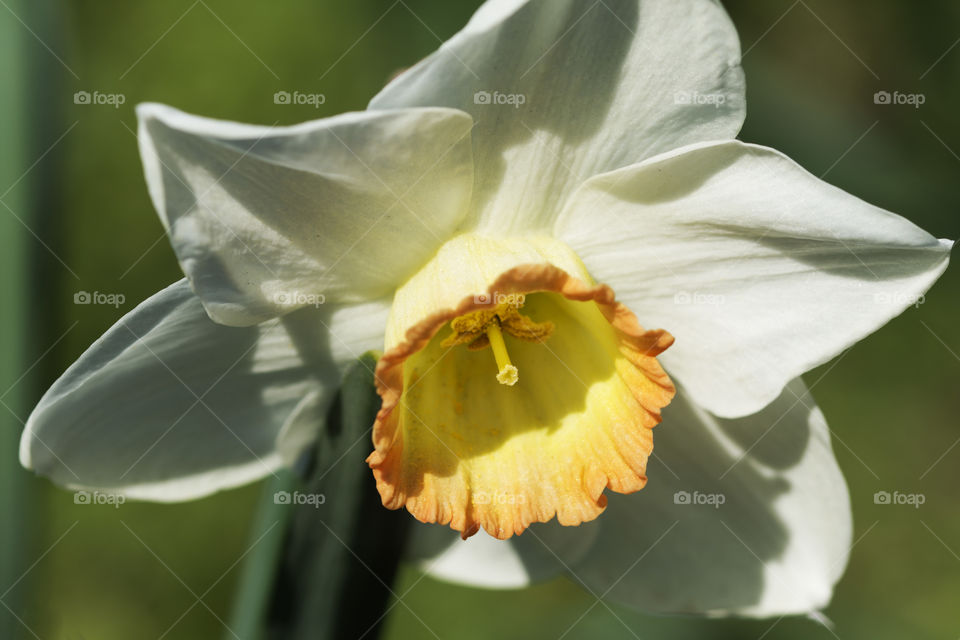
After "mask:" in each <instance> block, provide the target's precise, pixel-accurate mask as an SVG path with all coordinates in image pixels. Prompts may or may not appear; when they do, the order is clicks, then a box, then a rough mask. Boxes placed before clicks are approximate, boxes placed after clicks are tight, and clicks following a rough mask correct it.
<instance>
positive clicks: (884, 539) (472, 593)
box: [0, 0, 960, 640]
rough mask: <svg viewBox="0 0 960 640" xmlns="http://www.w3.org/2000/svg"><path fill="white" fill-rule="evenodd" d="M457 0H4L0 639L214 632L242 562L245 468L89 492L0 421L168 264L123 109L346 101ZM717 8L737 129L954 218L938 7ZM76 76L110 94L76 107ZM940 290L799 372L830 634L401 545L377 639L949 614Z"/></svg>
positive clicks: (955, 34)
mask: <svg viewBox="0 0 960 640" xmlns="http://www.w3.org/2000/svg"><path fill="white" fill-rule="evenodd" d="M478 5H479V2H477V1H476V0H468V1H461V2H450V1H448V0H403V1H399V2H391V1H390V0H351V1H350V2H340V1H338V2H333V1H331V0H311V1H307V0H289V1H287V2H275V3H266V2H254V1H252V0H165V1H164V2H159V1H154V2H128V1H126V0H76V1H74V2H70V3H67V2H54V1H51V0H33V1H31V2H27V1H26V0H22V1H17V0H3V2H0V51H2V55H0V74H2V76H0V78H2V85H0V86H2V92H3V93H2V100H0V110H2V111H0V119H2V120H3V122H2V126H0V131H2V134H3V135H2V138H0V142H2V144H0V159H2V161H0V193H3V192H4V191H6V193H5V194H4V195H3V197H2V198H0V200H2V202H3V204H4V206H3V207H0V231H2V236H0V250H2V257H0V259H2V265H0V266H2V273H0V278H2V282H3V289H2V294H3V295H2V307H3V308H2V312H0V321H2V322H3V325H2V331H0V347H2V354H3V355H2V367H0V394H2V395H0V400H2V401H3V405H4V406H3V407H0V420H2V421H3V432H2V434H3V439H2V441H0V444H2V446H3V447H4V448H5V449H7V450H5V451H3V462H2V465H0V469H2V474H0V480H2V487H0V491H2V499H3V502H4V505H3V508H4V512H3V517H2V521H3V525H2V530H0V545H2V549H0V558H2V567H0V569H2V571H0V573H2V578H3V580H4V581H5V582H6V583H7V584H2V585H0V591H3V590H6V593H4V594H3V595H2V597H0V602H2V603H3V604H4V605H5V607H6V608H0V636H2V637H27V638H29V637H39V638H43V639H44V640H46V639H47V638H57V639H60V638H63V639H67V640H80V639H83V638H85V639H97V640H113V639H128V638H151V637H153V638H156V637H158V636H160V635H161V634H164V633H165V632H166V635H165V636H164V637H167V638H219V637H221V636H222V635H223V634H224V629H223V626H222V624H221V622H220V620H219V619H226V618H227V617H228V615H229V612H230V603H231V597H232V594H233V592H234V589H235V588H236V585H237V579H238V576H239V574H240V571H239V568H238V567H237V566H234V563H235V562H236V560H237V558H238V557H240V555H241V554H243V553H244V551H245V550H246V548H247V545H248V542H249V535H250V531H249V529H250V522H251V519H252V516H253V511H254V507H255V504H256V501H257V497H258V495H259V491H260V488H259V487H256V486H253V487H248V488H244V489H241V490H236V491H232V492H229V493H225V494H222V495H218V496H216V497H213V498H210V499H207V500H204V501H200V502H195V503H189V504H182V505H174V506H160V505H146V504H127V505H124V506H123V508H122V509H111V508H109V507H99V508H91V507H88V506H77V505H74V504H73V500H72V497H73V494H72V493H71V492H68V491H63V490H59V489H57V488H55V487H53V486H51V485H50V484H49V483H47V482H45V481H41V480H36V479H34V478H33V477H32V476H31V475H30V474H28V473H27V472H24V471H22V470H20V468H19V465H17V464H16V461H15V456H16V442H17V434H18V431H19V429H20V428H21V424H22V420H23V419H25V417H26V415H27V414H28V412H29V408H30V406H32V404H33V403H35V402H36V400H37V399H38V398H39V397H40V394H41V393H42V391H43V390H44V389H45V388H46V387H47V386H48V385H49V384H50V383H51V382H52V381H53V380H54V379H55V378H56V377H57V375H58V374H59V373H61V372H62V371H63V370H64V369H65V368H66V367H67V366H68V365H69V364H70V363H71V362H72V361H73V360H74V359H75V358H76V357H77V356H78V355H80V353H81V352H82V351H83V350H84V349H85V348H86V347H87V346H88V345H89V344H90V343H91V342H92V341H94V340H95V339H96V338H97V337H98V336H99V335H100V334H101V333H102V332H103V331H104V330H106V329H107V328H108V327H109V326H110V325H111V324H112V323H113V322H115V321H116V320H117V319H118V318H119V317H120V316H121V315H122V314H123V313H125V312H126V311H128V310H129V309H131V308H132V306H133V305H134V304H136V303H137V302H139V301H140V300H142V299H144V298H146V297H148V296H149V295H150V294H152V293H153V292H155V291H156V290H158V289H160V288H161V287H163V286H165V285H167V284H168V283H170V282H172V281H174V280H176V279H178V278H179V277H180V276H181V274H180V271H179V269H178V267H177V264H176V262H175V261H174V259H173V255H172V252H171V250H170V248H169V245H168V244H167V242H166V240H165V239H164V237H163V233H162V228H161V226H160V223H159V221H158V219H157V216H156V215H155V214H154V212H153V210H152V207H151V204H150V202H149V200H148V197H147V192H146V189H145V186H144V182H143V178H142V175H141V169H140V162H139V158H138V152H137V146H136V138H135V135H134V131H135V129H136V121H135V117H134V113H133V106H134V105H135V104H136V103H138V102H142V101H148V100H149V101H161V102H166V103H170V104H172V105H175V106H177V107H180V108H182V109H184V110H186V111H190V112H194V113H199V114H203V115H207V116H212V117H220V118H228V119H233V120H239V121H245V122H255V123H262V124H290V123H295V122H298V121H301V120H307V119H313V118H318V117H324V116H329V115H333V114H336V113H339V112H342V111H348V110H357V109H362V108H363V107H364V106H365V104H366V102H367V100H368V99H369V98H370V97H371V96H372V95H373V94H374V93H376V91H377V90H378V89H379V88H380V87H382V86H383V84H384V83H385V82H386V80H387V79H388V78H389V77H390V76H391V75H392V74H393V73H394V72H395V71H397V70H398V69H399V68H401V67H404V66H409V65H410V64H412V63H413V62H415V61H416V60H418V59H419V58H421V57H423V56H424V55H426V54H428V53H429V52H431V51H432V50H433V49H435V48H436V47H437V46H438V45H439V44H440V41H441V40H443V39H445V38H447V37H449V36H450V35H451V34H453V33H454V32H455V31H456V30H457V29H458V28H459V27H460V26H461V25H462V24H463V23H464V22H465V21H466V20H467V19H468V17H469V16H470V14H471V13H472V11H473V10H474V9H475V8H476V6H478ZM726 6H727V9H728V11H729V12H730V14H731V16H732V18H733V20H734V22H735V24H736V26H737V28H738V30H739V32H740V36H741V41H742V43H743V50H744V52H745V55H744V60H743V65H744V68H745V70H746V75H747V86H748V107H749V108H748V117H747V123H746V126H745V128H744V130H743V133H742V135H741V137H742V138H743V139H744V140H747V141H750V142H757V143H761V144H765V145H769V146H773V147H776V148H777V149H780V150H782V151H784V152H785V153H787V154H788V155H790V156H792V157H793V158H795V159H796V160H797V161H798V162H800V163H801V164H802V165H803V166H805V167H806V168H808V169H809V170H810V171H812V172H813V173H815V174H817V175H823V174H825V179H826V180H828V181H829V182H831V183H833V184H836V185H838V186H840V187H842V188H844V189H846V190H848V191H850V192H852V193H854V194H856V195H858V196H861V197H863V198H865V199H866V200H868V201H871V202H873V203H875V204H878V205H880V206H883V207H885V208H887V209H890V210H893V211H896V212H898V213H900V214H902V215H904V216H906V217H907V218H909V219H910V220H912V221H914V222H915V223H917V224H918V225H920V226H922V227H923V228H925V229H927V230H928V231H930V232H931V233H932V234H934V235H936V236H938V237H942V238H957V237H958V236H960V216H958V213H960V189H958V188H957V185H958V183H960V180H958V179H957V178H958V176H960V156H958V154H960V126H958V124H957V113H958V107H960V84H958V82H957V80H958V78H960V44H958V42H960V4H958V3H957V2H956V1H955V0H928V1H927V2H924V3H922V6H920V5H919V4H918V3H916V2H909V1H908V0H876V1H873V2H866V1H858V2H845V3H837V2H833V1H831V0H803V1H797V2H795V1H794V0H767V1H765V2H762V3H761V2H748V1H747V0H730V1H729V2H727V3H726ZM279 90H287V91H293V90H299V91H302V92H309V93H322V94H324V95H325V96H326V102H325V103H324V104H323V105H321V106H319V108H313V107H311V106H310V105H302V106H290V105H281V106H278V105H276V104H274V101H273V94H274V92H276V91H279ZM880 90H886V91H891V92H892V91H894V90H898V91H900V92H902V93H922V94H924V95H925V97H926V102H925V104H923V105H922V106H921V107H920V108H913V107H910V106H886V105H876V104H874V101H873V95H874V93H875V92H877V91H880ZM77 91H89V92H93V91H99V92H101V93H117V94H122V95H123V96H125V100H126V101H125V103H124V104H123V105H121V106H120V107H119V108H116V109H115V108H113V107H111V106H105V105H103V106H93V105H77V104H75V103H74V100H73V95H74V93H75V92H77ZM38 158H39V160H38ZM8 185H12V186H11V188H10V189H8ZM28 228H29V229H28ZM58 256H59V257H58ZM958 285H960V271H958V269H957V268H956V266H954V268H952V269H951V270H949V271H948V272H947V274H946V275H945V276H944V278H943V279H941V281H940V282H939V283H938V284H937V285H936V286H935V288H934V289H933V290H932V292H931V293H930V294H929V295H928V296H927V298H926V302H925V303H924V304H923V305H921V306H919V308H916V309H910V310H909V311H907V312H906V313H905V314H903V316H901V317H900V318H898V319H897V320H895V321H894V322H892V323H891V324H890V325H888V326H887V327H885V328H884V329H883V330H881V331H879V332H878V333H877V334H875V335H873V336H871V337H870V338H868V339H867V340H865V341H863V342H862V343H860V344H858V345H857V346H856V347H854V348H853V349H852V350H851V351H849V352H848V353H847V354H845V355H844V356H843V357H842V358H840V359H839V361H835V362H834V363H831V364H830V365H827V366H826V367H823V368H822V369H821V370H819V371H814V372H812V373H811V374H810V375H809V376H808V382H813V381H816V380H817V379H818V378H819V377H820V376H821V375H823V374H824V373H825V372H827V371H828V369H829V373H826V375H825V376H824V377H823V379H822V381H820V382H819V383H818V384H817V385H816V387H815V389H814V392H813V393H814V396H815V397H816V398H817V400H818V401H819V403H820V405H821V406H822V408H823V409H824V411H825V413H826V415H827V417H828V418H829V420H830V423H831V427H832V428H833V430H834V432H835V433H836V434H837V436H838V437H837V438H836V439H835V442H834V447H835V449H836V451H837V456H838V458H839V461H840V464H841V466H842V468H843V469H844V472H845V473H846V475H847V478H848V480H849V483H850V488H851V494H852V501H853V508H854V515H855V527H856V530H855V537H856V538H857V539H858V543H857V544H856V546H855V547H854V549H853V552H852V557H851V561H850V566H849V569H848V571H847V573H846V575H845V577H844V578H843V580H842V581H841V582H840V585H839V588H838V590H837V592H836V595H835V598H834V601H833V604H832V605H831V606H830V607H829V608H828V609H827V610H826V614H827V615H828V616H829V617H830V618H831V619H832V620H833V621H834V623H835V625H836V626H835V629H834V631H829V630H827V629H824V628H821V627H818V626H817V625H815V624H813V623H811V622H809V621H806V620H803V619H784V620H780V621H778V620H769V621H743V620H723V621H707V620H698V619H673V618H656V617H650V616H644V615H642V614H639V613H636V612H633V611H629V610H625V609H622V608H615V611H616V612H617V616H619V618H620V619H621V620H622V621H623V623H625V625H626V626H628V627H629V628H630V629H629V630H628V629H627V628H626V627H625V626H624V624H622V623H621V622H620V621H619V620H617V618H616V617H614V616H613V615H612V614H611V613H610V612H609V611H608V610H607V609H605V608H603V607H599V606H596V607H595V606H593V605H594V599H593V598H592V597H590V596H589V595H588V594H586V593H584V592H583V591H581V590H580V589H579V588H578V587H576V586H574V585H573V583H570V582H566V581H564V580H557V581H554V582H551V583H548V584H544V585H542V586H538V587H536V588H533V589H529V590H526V591H521V592H509V593H503V592H486V591H476V590H470V589H464V588H458V587H451V586H449V585H445V584H442V583H439V582H435V581H433V580H431V579H424V580H420V579H419V578H420V576H419V574H418V573H417V572H416V571H415V570H414V569H412V568H409V567H405V568H404V569H403V570H402V572H401V575H400V578H399V582H398V584H397V585H396V586H395V591H396V592H397V593H400V594H406V595H404V598H403V600H404V603H405V604H406V605H407V607H403V606H397V607H395V608H393V609H392V611H391V613H390V616H389V619H388V623H387V633H386V637H388V638H391V639H397V638H424V637H432V634H431V633H430V631H428V630H427V628H426V627H427V626H428V627H429V628H430V629H432V630H433V631H434V632H436V634H437V635H438V636H439V637H441V638H458V639H468V638H488V637H499V638H557V637H560V636H561V635H562V634H564V633H565V632H567V631H568V629H569V632H568V633H567V634H566V635H565V636H564V637H565V638H571V639H577V638H598V637H600V638H614V639H616V638H631V637H635V636H638V637H641V638H671V639H673V638H761V637H763V638H831V637H839V638H844V639H845V638H875V639H883V638H891V639H892V638H897V639H902V638H957V637H960V610H958V607H957V602H958V596H960V510H958V509H957V508H956V507H955V505H956V500H957V496H958V490H957V487H958V480H960V471H958V469H960V446H956V447H954V445H956V444H957V439H958V438H960V429H957V426H958V425H957V415H958V408H960V393H958V381H960V357H958V354H960V297H958V296H957V292H958ZM80 290H86V291H94V290H96V291H102V292H117V293H122V294H123V295H124V296H125V297H126V304H125V305H123V306H122V307H120V308H118V309H114V308H113V307H110V306H105V305H101V306H77V305H74V304H73V295H74V293H75V292H76V291H80ZM18 301H19V302H18ZM24 372H26V374H25V375H24ZM941 456H942V459H940V458H941ZM938 459H940V460H939V462H938V463H937V460H938ZM934 463H936V464H934ZM931 466H932V468H931ZM893 489H897V490H900V491H902V492H908V493H914V492H920V493H923V494H925V496H926V503H925V504H924V505H923V506H922V507H921V508H920V509H911V508H902V509H901V508H890V507H884V506H878V505H874V503H873V494H874V492H876V491H879V490H893ZM25 572H26V573H25ZM21 576H22V578H21ZM176 576H179V578H177V577H176ZM180 579H182V581H183V582H182V583H181V582H180ZM8 585H12V587H11V588H10V589H7V586H8ZM191 591H192V592H193V593H195V594H197V595H200V594H204V595H203V602H204V603H205V604H199V603H196V598H195V597H194V595H192V593H191ZM185 611H186V613H184V612H185ZM411 612H415V614H416V615H414V614H413V613H411ZM581 616H583V618H582V619H581V620H580V621H579V622H577V623H576V625H575V626H573V628H572V629H570V626H571V624H573V623H574V621H576V620H578V619H579V618H580V617H581ZM218 618H219V619H218ZM418 618H419V619H418ZM420 620H422V621H423V623H425V624H426V626H425V625H424V624H423V623H421V621H420ZM30 630H32V631H30ZM32 634H36V635H35V636H34V635H32Z"/></svg>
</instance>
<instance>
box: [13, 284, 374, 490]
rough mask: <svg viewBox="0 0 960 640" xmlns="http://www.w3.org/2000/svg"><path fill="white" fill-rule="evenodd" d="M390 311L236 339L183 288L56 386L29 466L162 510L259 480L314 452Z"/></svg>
mask: <svg viewBox="0 0 960 640" xmlns="http://www.w3.org/2000/svg"><path fill="white" fill-rule="evenodd" d="M387 310H388V306H387V304H386V303H384V302H379V303H370V304H366V305H361V306H351V307H344V308H336V307H334V306H333V305H330V306H329V307H322V308H320V309H304V310H301V311H298V312H296V313H292V314H289V315H287V316H285V317H284V318H283V319H280V320H272V321H270V322H267V323H264V324H262V325H259V326H255V327H224V326H222V325H219V324H216V323H214V322H213V321H211V320H210V319H209V318H208V317H207V314H206V313H205V312H204V310H203V307H202V306H201V304H200V301H199V300H198V299H197V297H196V296H194V295H193V293H191V291H190V287H189V285H188V284H187V282H186V280H181V281H180V282H178V283H176V284H174V285H172V286H170V287H168V288H167V289H164V290H163V291H161V292H160V293H158V294H156V295H155V296H153V297H152V298H150V299H149V300H147V301H146V302H144V303H143V304H141V305H140V306H138V307H137V308H136V309H134V310H133V311H132V312H131V313H129V314H128V315H126V316H124V317H123V318H122V319H121V320H120V321H119V322H118V323H117V324H116V325H114V326H113V327H112V328H111V329H110V330H109V331H108V332H107V333H106V334H105V335H104V336H103V337H102V338H100V339H99V340H98V341H97V342H96V343H94V345H93V346H91V347H90V349H88V350H87V351H86V353H84V354H83V355H82V356H81V357H80V359H79V360H77V362H76V363H74V364H73V365H72V366H71V367H70V368H69V369H68V370H67V371H66V373H64V374H63V376H62V377H61V378H60V379H59V380H58V381H57V382H56V383H54V385H53V386H52V387H51V388H50V390H49V391H47V393H46V394H45V395H44V397H43V399H41V401H40V403H39V404H38V405H37V407H36V409H34V411H33V413H32V414H31V416H30V418H29V420H28V422H27V427H26V430H25V431H24V435H23V438H22V440H21V446H20V459H21V462H22V463H23V465H24V466H26V467H28V468H33V469H35V470H36V471H37V473H39V474H41V475H44V476H47V477H49V478H50V479H52V480H53V481H54V482H56V483H58V484H61V485H66V486H70V487H85V488H94V489H101V490H105V491H115V492H121V493H123V494H125V495H127V496H130V497H134V498H142V499H149V500H158V501H174V500H187V499H191V498H197V497H201V496H204V495H207V494H209V493H212V492H214V491H217V490H219V489H225V488H229V487H233V486H237V485H240V484H244V483H246V482H250V481H252V480H256V479H258V478H260V477H262V476H264V475H266V474H269V473H272V472H273V471H274V470H275V469H276V468H278V467H279V466H281V465H282V464H284V463H285V462H289V461H290V459H291V458H292V456H295V455H296V454H297V453H298V452H299V450H300V449H301V448H302V447H303V446H304V445H305V444H306V443H307V442H308V441H309V440H310V439H312V435H314V434H315V433H316V430H317V429H319V428H320V427H321V424H320V423H319V421H318V420H316V419H315V420H314V421H313V423H312V424H310V425H305V424H303V420H304V417H305V416H313V417H315V416H317V415H318V413H317V408H318V407H319V406H321V405H322V406H326V405H327V404H328V403H329V401H330V399H331V396H332V395H333V392H334V391H335V390H336V388H337V386H338V384H339V379H340V369H341V368H342V367H343V366H345V365H346V363H348V362H350V361H352V360H353V359H355V358H357V357H359V356H360V355H361V354H362V353H364V352H365V351H367V350H369V349H373V348H381V347H382V344H383V326H384V322H385V320H386V313H387ZM319 415H320V416H322V415H323V414H322V413H319ZM311 428H312V433H309V429H311Z"/></svg>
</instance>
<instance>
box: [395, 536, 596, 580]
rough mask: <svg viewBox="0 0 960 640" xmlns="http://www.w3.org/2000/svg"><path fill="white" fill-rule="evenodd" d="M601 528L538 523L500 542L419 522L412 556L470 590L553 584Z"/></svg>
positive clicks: (432, 572) (412, 540) (430, 570)
mask: <svg viewBox="0 0 960 640" xmlns="http://www.w3.org/2000/svg"><path fill="white" fill-rule="evenodd" d="M597 533H598V530H597V529H596V528H590V529H587V528H583V527H561V526H560V525H558V524H557V523H556V522H551V523H545V524H540V523H538V524H534V525H533V526H531V527H530V528H529V529H527V531H525V532H524V533H523V534H522V535H520V536H514V537H513V538H511V539H510V540H497V539H496V538H494V537H492V536H489V535H487V534H486V533H485V532H480V533H478V534H477V535H475V536H471V537H470V538H467V539H466V540H461V539H460V535H459V534H458V533H457V532H456V531H451V530H450V529H448V528H446V527H441V526H437V525H432V524H431V525H425V524H420V523H415V524H413V525H412V529H411V531H410V540H409V542H408V543H407V556H408V557H409V558H411V559H413V560H415V561H417V566H418V567H419V568H420V569H421V570H422V571H424V572H425V573H427V574H429V575H430V576H432V577H434V578H436V579H438V580H445V581H447V582H452V583H454V584H462V585H466V586H469V587H481V588H487V589H519V588H523V587H527V586H529V585H531V584H534V583H536V582H540V581H543V580H549V579H550V578H554V577H556V576H558V575H560V574H561V573H562V572H563V571H564V570H565V569H566V566H567V565H566V563H570V562H574V561H575V560H576V559H578V558H580V557H581V556H583V554H585V553H586V552H587V550H588V549H590V547H591V545H592V544H593V542H594V540H595V538H596V535H597Z"/></svg>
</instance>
